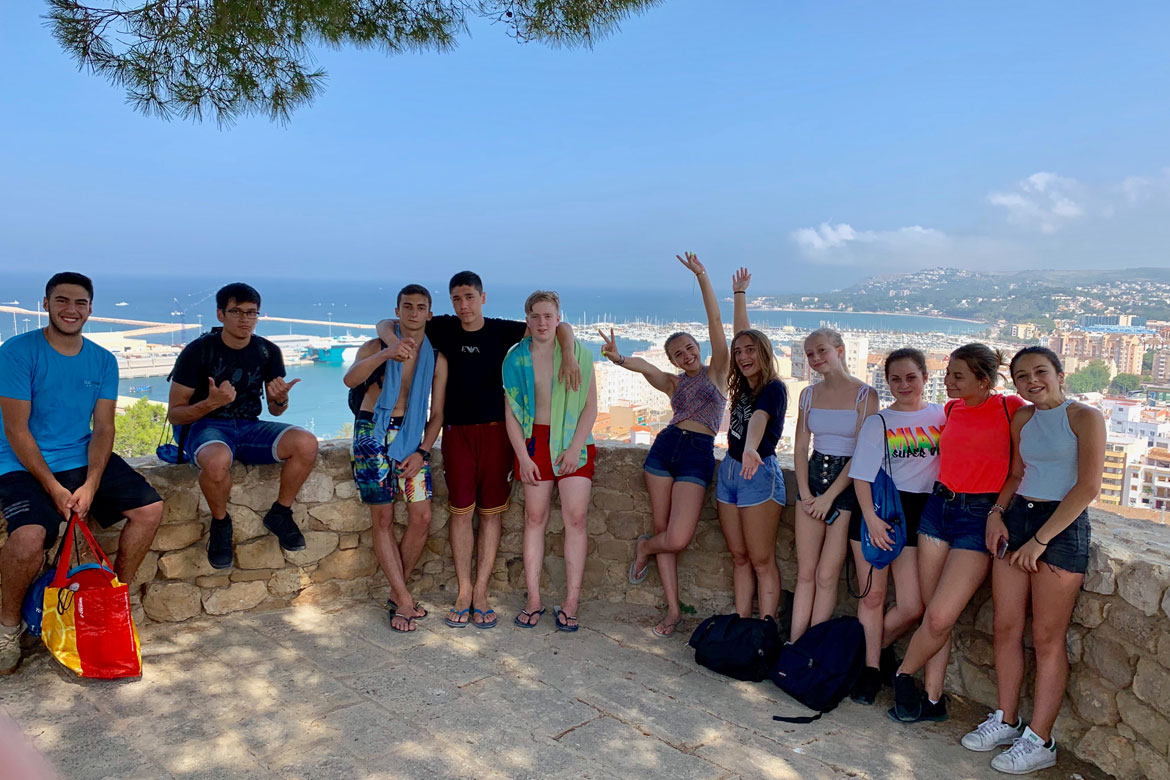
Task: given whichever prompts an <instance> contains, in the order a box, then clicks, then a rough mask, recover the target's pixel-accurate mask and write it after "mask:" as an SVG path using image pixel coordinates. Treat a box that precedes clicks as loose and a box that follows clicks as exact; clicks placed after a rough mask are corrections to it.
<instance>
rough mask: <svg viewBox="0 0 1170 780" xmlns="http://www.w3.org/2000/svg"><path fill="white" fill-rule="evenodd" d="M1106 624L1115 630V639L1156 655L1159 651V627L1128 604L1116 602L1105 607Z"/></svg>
mask: <svg viewBox="0 0 1170 780" xmlns="http://www.w3.org/2000/svg"><path fill="white" fill-rule="evenodd" d="M1105 623H1106V624H1107V625H1108V626H1109V627H1110V628H1112V629H1113V631H1112V632H1110V633H1112V634H1113V637H1114V638H1115V639H1117V640H1119V641H1121V642H1125V643H1127V644H1129V645H1131V646H1133V647H1135V648H1137V649H1138V650H1146V651H1149V652H1150V653H1155V652H1157V650H1158V633H1159V630H1160V628H1159V626H1158V624H1157V622H1155V621H1153V620H1150V619H1149V618H1148V617H1147V616H1146V615H1145V614H1143V613H1142V612H1141V611H1140V610H1138V609H1137V608H1136V607H1133V606H1130V604H1129V603H1128V602H1125V601H1118V600H1114V601H1112V602H1110V603H1109V604H1107V605H1106V607H1105Z"/></svg>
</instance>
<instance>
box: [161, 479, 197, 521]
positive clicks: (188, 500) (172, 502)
mask: <svg viewBox="0 0 1170 780" xmlns="http://www.w3.org/2000/svg"><path fill="white" fill-rule="evenodd" d="M201 495H202V493H200V492H199V488H198V487H196V486H194V485H192V489H191V490H183V491H179V492H176V493H171V494H170V495H169V496H167V497H166V499H164V500H163V515H162V525H170V524H171V523H186V522H190V521H192V520H195V519H196V518H197V517H198V516H199V498H200V496H201Z"/></svg>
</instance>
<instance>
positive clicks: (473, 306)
mask: <svg viewBox="0 0 1170 780" xmlns="http://www.w3.org/2000/svg"><path fill="white" fill-rule="evenodd" d="M448 290H449V292H450V294H451V305H452V307H453V308H454V309H455V316H451V315H449V314H444V315H439V316H437V317H433V318H432V319H431V320H430V321H429V322H427V328H426V334H427V338H428V339H430V341H431V343H432V344H433V345H434V346H435V348H436V349H438V350H439V351H440V352H441V353H443V355H444V356H445V357H446V359H447V397H446V400H445V403H444V405H443V438H442V440H441V442H440V444H441V446H442V450H443V478H444V480H445V481H446V483H447V510H448V512H449V513H450V525H449V527H448V529H447V532H448V536H449V539H450V542H451V557H452V558H453V559H454V563H455V577H456V579H457V580H458V582H459V593H458V595H457V596H456V598H455V605H454V606H453V607H451V609H450V610H449V611H448V612H447V618H446V623H447V625H449V626H451V627H452V628H464V627H466V626H467V624H468V622H471V623H474V624H475V627H476V628H495V626H496V623H497V618H496V613H495V610H493V609H492V608H491V605H490V603H489V600H488V583H489V582H490V580H491V576H492V570H493V569H494V568H495V563H496V553H497V552H498V551H499V547H500V515H501V514H502V513H503V512H504V511H505V510H506V509H507V508H508V504H509V501H510V499H511V495H512V444H511V442H509V441H508V433H507V431H506V430H505V429H504V383H503V378H502V377H501V375H500V367H501V366H502V365H503V363H504V355H506V354H507V353H508V350H509V349H511V348H512V346H513V345H515V344H516V342H518V341H520V339H522V338H524V336H525V335H526V334H527V332H528V327H527V325H525V323H523V322H516V321H514V320H501V319H496V318H494V317H484V316H483V304H484V302H485V301H486V300H487V296H486V295H484V292H483V281H482V280H481V279H480V278H479V275H478V274H476V273H473V272H471V271H460V272H459V273H457V274H455V275H454V276H452V277H451V282H450V284H449V285H448ZM378 337H379V338H381V339H382V341H384V342H386V344H387V345H388V346H389V347H393V346H395V345H396V344H397V343H398V337H397V336H396V335H395V333H394V320H382V321H381V322H379V323H378ZM557 340H558V341H559V342H560V343H561V348H562V349H564V350H566V351H569V350H572V348H573V344H574V339H573V329H572V328H571V327H569V325H568V323H564V322H562V323H561V324H560V326H559V327H558V328H557ZM406 341H407V340H406V339H403V342H404V343H405V342H406ZM411 346H412V347H417V345H414V344H412V345H411ZM561 379H562V380H566V381H567V384H569V385H570V386H571V387H573V388H574V389H576V388H577V387H579V386H580V384H581V372H580V369H579V368H578V367H577V365H576V364H575V363H573V362H572V361H566V362H565V363H564V364H562V376H561ZM476 510H479V559H478V561H477V563H476V576H475V583H474V586H473V585H472V580H471V558H472V552H473V550H474V547H475V534H474V532H473V530H472V526H471V515H472V513H473V512H475V511H476Z"/></svg>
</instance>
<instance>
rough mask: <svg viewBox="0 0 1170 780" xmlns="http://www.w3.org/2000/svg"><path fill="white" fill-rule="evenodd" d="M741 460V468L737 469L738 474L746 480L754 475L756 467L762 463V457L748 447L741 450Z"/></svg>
mask: <svg viewBox="0 0 1170 780" xmlns="http://www.w3.org/2000/svg"><path fill="white" fill-rule="evenodd" d="M742 462H743V468H741V469H740V470H739V475H740V476H741V477H743V478H744V479H746V480H751V478H752V477H754V476H755V475H756V469H758V468H759V467H760V466H763V465H764V459H763V458H761V457H760V453H758V452H756V451H755V450H748V449H745V450H744V451H743V461H742Z"/></svg>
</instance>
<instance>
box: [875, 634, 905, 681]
mask: <svg viewBox="0 0 1170 780" xmlns="http://www.w3.org/2000/svg"><path fill="white" fill-rule="evenodd" d="M901 663H902V662H901V661H899V660H898V656H896V655H894V647H893V645H891V646H890V647H883V648H882V655H881V659H880V660H879V661H878V668H879V669H881V670H882V685H884V686H886V687H887V688H893V687H894V677H895V676H896V675H897V674H898V667H899V666H901Z"/></svg>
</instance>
